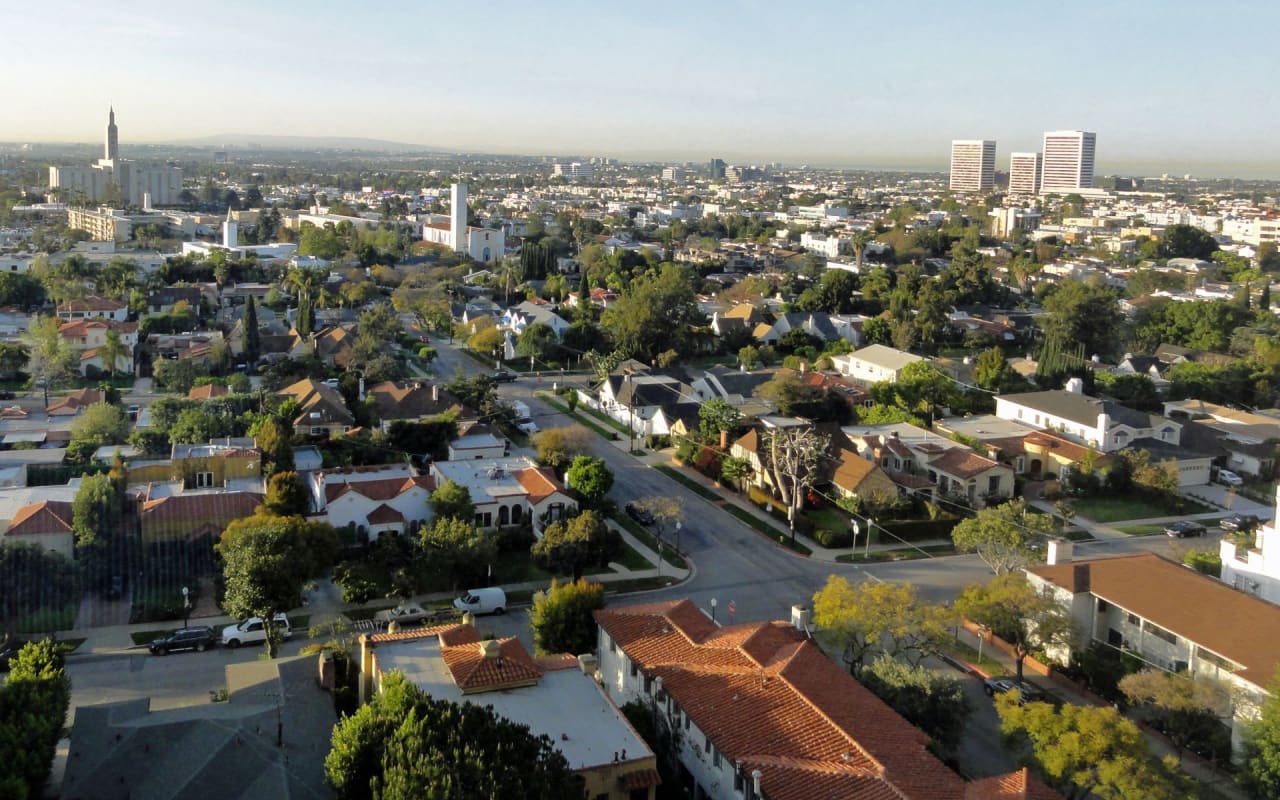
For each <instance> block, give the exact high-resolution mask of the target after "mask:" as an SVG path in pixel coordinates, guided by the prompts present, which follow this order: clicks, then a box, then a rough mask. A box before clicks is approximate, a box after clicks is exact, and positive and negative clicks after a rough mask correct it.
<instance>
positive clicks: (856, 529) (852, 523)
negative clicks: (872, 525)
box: [849, 519, 871, 561]
mask: <svg viewBox="0 0 1280 800" xmlns="http://www.w3.org/2000/svg"><path fill="white" fill-rule="evenodd" d="M849 528H850V529H852V530H853V543H852V545H851V546H850V548H849V560H850V561H852V560H853V559H854V556H856V555H858V534H859V533H862V526H861V525H859V524H858V521H857V520H856V519H851V520H849ZM867 538H868V539H870V538H871V531H867Z"/></svg>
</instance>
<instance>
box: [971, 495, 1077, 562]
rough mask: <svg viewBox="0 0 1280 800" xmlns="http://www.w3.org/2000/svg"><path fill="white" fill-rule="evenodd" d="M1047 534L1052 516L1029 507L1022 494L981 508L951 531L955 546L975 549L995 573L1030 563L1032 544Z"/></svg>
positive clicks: (1039, 543)
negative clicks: (1011, 499)
mask: <svg viewBox="0 0 1280 800" xmlns="http://www.w3.org/2000/svg"><path fill="white" fill-rule="evenodd" d="M1051 535H1053V519H1052V518H1051V517H1049V516H1048V515H1047V514H1036V513H1033V512H1031V511H1029V510H1028V509H1027V503H1026V501H1025V500H1023V499H1022V498H1018V499H1017V500H1013V501H1011V502H1008V503H1004V504H1003V505H998V506H989V507H987V508H984V509H982V510H981V511H979V512H978V513H977V515H976V516H973V517H971V518H969V519H966V520H964V521H963V522H961V523H960V524H959V525H957V526H956V527H955V528H954V529H953V530H952V531H951V538H952V540H953V541H955V544H956V549H957V550H959V551H961V552H963V553H977V554H978V557H979V558H981V559H982V563H984V564H986V565H987V566H988V567H991V570H992V571H993V572H995V574H997V575H1003V574H1005V573H1006V572H1012V571H1013V570H1016V569H1019V568H1020V567H1023V566H1026V565H1027V564H1029V563H1031V561H1032V560H1034V558H1035V556H1036V552H1037V551H1036V545H1041V544H1043V543H1044V542H1045V540H1046V539H1047V538H1048V537H1049V536H1051Z"/></svg>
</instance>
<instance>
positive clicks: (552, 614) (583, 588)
mask: <svg viewBox="0 0 1280 800" xmlns="http://www.w3.org/2000/svg"><path fill="white" fill-rule="evenodd" d="M601 608H604V585H603V584H600V583H590V582H588V581H585V580H582V579H578V580H575V581H573V582H572V583H561V582H559V581H556V580H554V579H553V580H552V581H551V588H550V589H548V590H547V591H546V593H545V594H538V595H534V598H533V611H532V612H530V614H529V625H530V626H531V627H532V628H533V646H534V647H535V648H536V649H537V651H538V652H539V653H572V654H575V655H576V654H578V653H590V652H592V651H593V650H595V649H596V639H597V633H596V621H595V617H593V616H592V612H595V611H597V610H599V609H601Z"/></svg>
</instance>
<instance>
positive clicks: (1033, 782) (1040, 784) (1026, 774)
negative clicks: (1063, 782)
mask: <svg viewBox="0 0 1280 800" xmlns="http://www.w3.org/2000/svg"><path fill="white" fill-rule="evenodd" d="M964 797H965V800H1061V798H1062V795H1060V794H1058V792H1057V791H1056V790H1054V789H1052V788H1050V787H1049V786H1047V785H1046V784H1045V783H1044V781H1042V780H1040V779H1039V778H1037V777H1036V776H1035V775H1032V774H1031V772H1030V771H1029V770H1028V769H1027V768H1026V767H1023V768H1022V769H1020V770H1018V771H1017V772H1010V773H1009V774H1007V775H996V776H994V777H991V778H983V779H982V780H977V781H974V782H973V783H971V784H969V786H968V787H967V791H966V792H965V794H964Z"/></svg>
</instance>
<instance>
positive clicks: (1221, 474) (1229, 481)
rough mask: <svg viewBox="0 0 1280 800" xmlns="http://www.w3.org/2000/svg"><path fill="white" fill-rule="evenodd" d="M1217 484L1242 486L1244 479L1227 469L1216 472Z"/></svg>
mask: <svg viewBox="0 0 1280 800" xmlns="http://www.w3.org/2000/svg"><path fill="white" fill-rule="evenodd" d="M1218 483H1221V484H1222V485H1224V486H1243V485H1244V478H1241V477H1240V476H1239V475H1237V474H1236V473H1234V472H1232V471H1231V470H1229V469H1220V470H1218Z"/></svg>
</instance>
